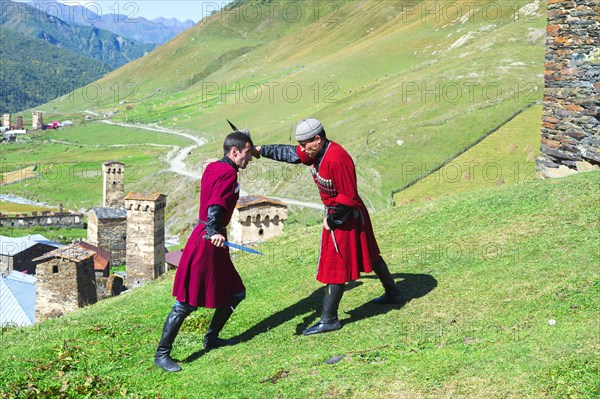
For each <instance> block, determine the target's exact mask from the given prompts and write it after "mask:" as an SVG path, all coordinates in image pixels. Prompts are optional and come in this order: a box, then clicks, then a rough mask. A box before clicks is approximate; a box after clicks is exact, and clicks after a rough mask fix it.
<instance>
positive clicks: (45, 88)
mask: <svg viewBox="0 0 600 399" xmlns="http://www.w3.org/2000/svg"><path fill="white" fill-rule="evenodd" d="M0 69H1V70H2V73H1V74H0V87H2V90H1V97H0V113H5V112H9V113H14V112H17V111H21V110H23V109H27V108H32V107H36V106H38V105H40V104H44V103H47V102H48V101H50V100H52V99H54V98H56V97H59V96H62V95H63V94H65V93H69V92H71V91H72V90H74V89H75V88H78V87H81V86H84V85H86V84H88V83H90V82H93V81H95V80H97V79H99V78H100V77H101V76H103V75H105V74H106V73H107V72H109V71H110V70H111V69H112V68H111V67H110V66H109V65H107V64H104V63H102V62H99V61H96V60H92V59H90V58H87V57H83V56H79V55H77V54H73V53H71V52H69V51H66V50H63V49H61V48H56V47H55V46H53V45H51V44H49V43H48V42H46V41H44V40H40V39H35V38H32V37H29V36H26V35H24V34H22V33H19V32H16V31H13V30H12V29H6V28H2V34H1V35H0Z"/></svg>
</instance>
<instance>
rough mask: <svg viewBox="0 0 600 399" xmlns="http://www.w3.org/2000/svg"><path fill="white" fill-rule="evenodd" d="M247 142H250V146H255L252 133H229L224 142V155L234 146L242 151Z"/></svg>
mask: <svg viewBox="0 0 600 399" xmlns="http://www.w3.org/2000/svg"><path fill="white" fill-rule="evenodd" d="M246 143H250V147H254V143H253V142H252V139H251V138H250V135H248V134H246V133H242V132H233V133H229V134H228V135H227V137H225V141H224V142H223V155H227V154H229V151H231V149H232V148H233V147H235V148H237V149H238V150H240V151H242V150H243V149H244V147H246Z"/></svg>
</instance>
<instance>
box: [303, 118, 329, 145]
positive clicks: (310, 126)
mask: <svg viewBox="0 0 600 399" xmlns="http://www.w3.org/2000/svg"><path fill="white" fill-rule="evenodd" d="M323 132H324V130H323V125H321V122H319V120H317V119H314V118H307V119H302V121H300V123H298V125H297V126H296V140H297V141H305V140H310V139H312V138H313V137H315V136H316V135H318V134H323Z"/></svg>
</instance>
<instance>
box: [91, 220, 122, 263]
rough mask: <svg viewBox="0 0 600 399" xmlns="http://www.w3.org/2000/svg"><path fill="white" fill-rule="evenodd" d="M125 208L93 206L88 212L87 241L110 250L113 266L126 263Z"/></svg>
mask: <svg viewBox="0 0 600 399" xmlns="http://www.w3.org/2000/svg"><path fill="white" fill-rule="evenodd" d="M126 237H127V211H125V208H92V209H90V211H89V212H88V227H87V241H88V242H89V243H90V244H92V245H94V246H96V247H98V248H100V249H103V250H105V251H108V252H110V256H111V264H112V265H113V266H118V265H124V264H125V260H126V256H125V251H126V248H127V243H126Z"/></svg>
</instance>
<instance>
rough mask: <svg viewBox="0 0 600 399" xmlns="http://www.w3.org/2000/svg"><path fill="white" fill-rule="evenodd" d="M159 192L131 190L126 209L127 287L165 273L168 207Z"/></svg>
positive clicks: (164, 198)
mask: <svg viewBox="0 0 600 399" xmlns="http://www.w3.org/2000/svg"><path fill="white" fill-rule="evenodd" d="M166 204H167V197H166V196H165V195H163V194H160V193H129V194H127V196H126V197H125V209H126V210H127V250H126V259H127V260H126V264H127V286H128V287H129V288H136V287H139V286H142V285H144V284H146V283H148V282H149V281H152V280H154V279H155V278H157V277H158V276H160V275H162V274H163V273H164V272H165V206H166Z"/></svg>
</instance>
